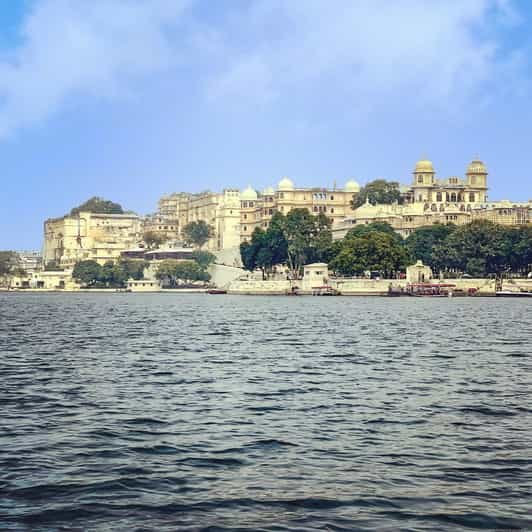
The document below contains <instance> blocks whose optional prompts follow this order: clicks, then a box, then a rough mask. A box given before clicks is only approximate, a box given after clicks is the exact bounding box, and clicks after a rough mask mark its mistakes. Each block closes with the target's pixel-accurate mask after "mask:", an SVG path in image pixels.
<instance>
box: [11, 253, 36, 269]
mask: <svg viewBox="0 0 532 532" xmlns="http://www.w3.org/2000/svg"><path fill="white" fill-rule="evenodd" d="M15 263H16V267H17V268H18V269H19V270H22V271H25V272H26V273H33V272H37V271H40V270H41V269H42V255H41V252H40V251H17V252H16V257H15Z"/></svg>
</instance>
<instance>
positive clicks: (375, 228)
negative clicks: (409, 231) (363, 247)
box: [346, 222, 403, 242]
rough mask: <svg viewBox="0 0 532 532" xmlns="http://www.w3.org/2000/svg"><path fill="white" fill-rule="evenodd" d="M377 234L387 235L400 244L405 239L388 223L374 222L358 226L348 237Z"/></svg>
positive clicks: (350, 231) (349, 232)
mask: <svg viewBox="0 0 532 532" xmlns="http://www.w3.org/2000/svg"><path fill="white" fill-rule="evenodd" d="M371 232H377V233H386V234H388V235H390V236H392V237H393V238H395V239H396V240H397V241H398V242H401V241H402V240H403V238H402V237H401V235H400V234H399V233H398V232H397V231H395V229H394V228H393V227H392V226H391V225H390V224H389V223H388V222H372V223H370V224H358V225H356V226H355V227H353V228H352V229H350V230H349V231H348V232H347V235H346V237H347V238H349V237H351V236H353V237H355V236H361V235H364V234H366V233H371Z"/></svg>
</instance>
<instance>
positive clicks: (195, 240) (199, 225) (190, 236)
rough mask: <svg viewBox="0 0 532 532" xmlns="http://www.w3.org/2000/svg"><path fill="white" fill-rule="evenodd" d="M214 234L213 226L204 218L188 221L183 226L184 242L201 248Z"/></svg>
mask: <svg viewBox="0 0 532 532" xmlns="http://www.w3.org/2000/svg"><path fill="white" fill-rule="evenodd" d="M213 236H214V228H213V227H212V226H211V225H209V224H207V222H205V221H204V220H198V221H197V222H189V223H188V224H187V225H185V227H183V237H184V239H185V242H187V243H188V244H192V245H194V246H196V247H199V248H202V247H203V245H204V244H205V243H206V242H208V240H209V239H210V238H212V237H213Z"/></svg>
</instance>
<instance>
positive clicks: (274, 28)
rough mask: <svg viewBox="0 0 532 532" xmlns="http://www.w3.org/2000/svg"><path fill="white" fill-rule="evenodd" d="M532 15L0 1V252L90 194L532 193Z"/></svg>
mask: <svg viewBox="0 0 532 532" xmlns="http://www.w3.org/2000/svg"><path fill="white" fill-rule="evenodd" d="M531 29H532V3H530V2H527V1H524V0H523V1H517V0H515V1H512V0H430V1H428V0H367V1H364V0H360V1H356V2H355V1H351V0H292V1H290V2H287V1H285V0H225V1H224V0H219V1H216V2H214V1H209V0H202V1H199V0H91V2H82V1H77V0H13V1H4V2H1V3H0V162H1V166H0V180H1V185H2V187H1V193H0V194H1V211H0V249H26V248H40V246H41V241H42V223H43V221H44V220H45V219H46V218H47V217H53V216H60V215H62V214H64V213H65V212H67V211H68V210H69V209H70V208H71V207H72V206H75V205H77V204H79V203H81V202H82V201H84V200H85V199H87V198H89V197H90V196H94V195H99V196H104V197H106V198H108V199H111V200H113V201H118V202H120V203H121V204H122V205H123V206H124V207H125V208H128V209H132V210H135V211H137V212H138V213H140V214H145V213H148V212H153V211H154V210H155V209H156V205H157V199H158V198H159V197H160V196H161V195H162V194H163V193H167V192H173V191H181V190H185V191H200V190H205V189H212V190H217V189H221V188H222V187H224V186H229V187H240V188H243V187H245V186H247V185H248V184H251V185H253V186H255V187H256V188H258V189H261V188H263V187H265V186H267V185H275V184H276V183H277V182H278V181H279V179H280V178H281V177H282V176H284V175H287V176H289V177H291V178H292V179H293V180H294V181H295V182H296V184H297V185H301V186H320V185H321V186H331V185H332V184H333V182H335V181H336V183H337V184H338V185H341V184H343V183H344V182H345V181H346V180H347V179H349V178H354V179H356V180H357V181H359V182H360V183H362V184H363V183H365V182H367V181H370V180H372V179H375V178H377V177H384V178H387V179H394V180H399V181H401V182H403V183H409V182H410V180H411V171H412V169H413V166H414V165H415V162H416V160H417V159H419V158H420V157H421V156H426V157H429V158H430V159H431V160H432V161H433V162H434V165H435V168H436V170H437V172H438V174H439V175H440V176H441V177H447V176H449V175H463V173H464V172H465V168H466V166H467V164H468V163H469V161H470V160H471V159H472V158H473V157H474V156H475V155H477V154H478V155H479V156H480V157H481V158H482V159H483V160H484V162H485V163H486V164H487V166H488V170H489V172H490V176H489V184H490V198H491V199H505V198H510V199H514V200H527V199H529V198H532V179H531V177H530V166H531V156H530V153H531V143H532V103H531V102H532V98H531V96H532V94H531V93H532V85H531V80H532V70H531V64H530V59H529V57H532V55H531V53H530V52H531V45H532V31H531Z"/></svg>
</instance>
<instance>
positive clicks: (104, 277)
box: [97, 260, 119, 286]
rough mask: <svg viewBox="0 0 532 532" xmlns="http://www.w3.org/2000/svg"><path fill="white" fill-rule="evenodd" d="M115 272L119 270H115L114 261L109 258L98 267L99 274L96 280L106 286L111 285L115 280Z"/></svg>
mask: <svg viewBox="0 0 532 532" xmlns="http://www.w3.org/2000/svg"><path fill="white" fill-rule="evenodd" d="M117 273H119V271H117V268H116V267H115V263H114V262H113V261H111V260H109V261H107V262H106V263H105V264H104V265H103V266H102V267H101V268H100V275H99V277H98V279H97V281H99V282H101V283H104V284H106V285H107V286H113V285H114V284H115V282H116V277H117V275H116V274H117Z"/></svg>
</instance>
